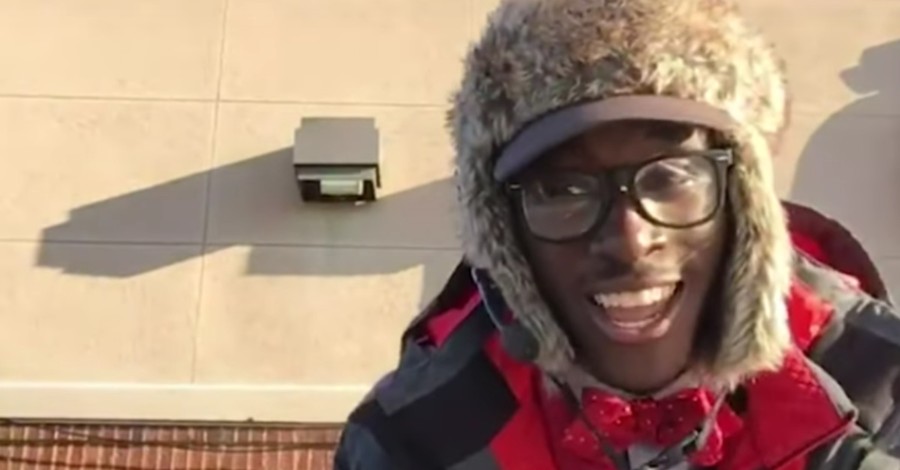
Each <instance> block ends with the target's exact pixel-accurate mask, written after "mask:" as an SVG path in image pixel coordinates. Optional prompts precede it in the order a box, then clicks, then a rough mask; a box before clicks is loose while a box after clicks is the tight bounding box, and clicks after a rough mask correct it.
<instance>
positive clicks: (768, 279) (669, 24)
mask: <svg viewBox="0 0 900 470" xmlns="http://www.w3.org/2000/svg"><path fill="white" fill-rule="evenodd" d="M633 95H642V96H647V95H658V96H665V97H669V98H677V99H680V100H685V101H689V102H692V103H697V104H701V105H704V106H707V107H709V108H710V109H712V110H716V111H717V112H722V113H726V114H727V115H728V116H729V117H730V122H731V123H732V124H731V125H730V126H729V127H728V128H724V129H719V131H720V133H721V134H722V135H723V137H724V138H725V139H726V141H727V143H728V144H729V145H730V147H731V148H732V149H733V151H734V154H735V164H734V166H733V167H732V169H731V173H730V177H729V178H730V179H729V189H728V204H727V207H728V210H730V211H731V212H732V214H731V215H732V224H731V227H732V229H733V233H732V234H731V240H732V243H731V244H730V248H729V250H728V253H727V254H726V256H727V260H725V261H726V262H725V270H726V271H725V273H724V275H725V276H726V277H725V279H726V282H725V283H724V284H723V286H724V287H723V292H721V306H722V311H721V315H723V316H724V321H723V330H722V334H723V338H722V341H721V346H720V348H719V349H718V350H717V351H716V353H715V354H714V355H713V357H711V358H709V359H708V360H706V361H704V363H702V364H698V365H697V370H696V371H695V372H697V373H699V374H700V375H701V376H702V377H705V378H706V379H707V380H708V381H709V382H712V383H714V384H716V385H720V386H731V385H733V384H735V383H737V382H738V381H740V380H741V379H743V378H744V377H746V376H748V375H750V374H754V373H756V372H759V371H763V370H769V369H773V368H776V367H777V366H778V365H779V364H780V363H781V361H782V358H783V356H784V354H785V352H786V350H787V348H789V346H790V343H791V339H790V333H789V329H788V323H787V316H786V315H787V314H786V307H785V300H784V299H785V297H786V295H787V293H788V291H789V287H790V278H791V263H792V251H791V250H792V249H791V244H790V238H789V235H788V231H787V224H786V220H785V214H784V210H783V208H782V206H781V204H780V202H779V199H778V196H777V194H776V191H775V188H774V184H773V175H772V162H771V158H772V148H773V147H774V146H775V144H776V142H777V140H778V138H779V137H780V135H781V132H782V128H783V127H784V125H785V119H786V118H785V116H786V114H787V96H786V85H785V80H784V72H783V69H782V67H781V64H780V62H779V61H778V60H777V58H776V57H775V55H774V54H773V52H772V50H771V48H770V47H769V45H768V44H767V43H766V42H765V41H764V40H763V39H762V38H761V36H760V35H758V34H757V32H756V31H754V30H753V29H752V28H750V27H749V26H748V25H747V24H746V23H745V22H744V20H743V19H742V18H741V17H740V16H739V13H738V12H737V10H736V7H735V6H734V5H733V4H732V2H730V1H725V0H680V1H665V2H661V1H658V0H502V1H501V3H500V5H499V6H498V8H497V9H496V10H495V11H494V12H493V13H492V14H491V16H490V17H489V21H488V24H487V26H486V28H485V29H484V31H483V32H482V35H481V38H480V39H479V40H478V41H477V42H476V43H475V44H474V46H473V47H472V48H471V49H470V51H469V53H468V55H467V58H466V61H465V73H464V76H463V79H462V83H461V85H460V87H459V89H458V91H457V92H456V93H455V94H454V96H453V100H452V106H451V110H450V113H449V119H448V123H449V127H450V130H451V133H452V140H453V143H454V146H455V153H456V162H455V163H456V178H457V188H458V197H459V206H460V214H461V216H462V221H461V222H462V229H463V231H462V238H463V248H464V252H465V256H466V259H467V261H468V263H469V264H471V265H472V266H474V267H477V268H481V269H484V270H486V271H487V272H488V273H489V274H490V275H491V277H492V279H493V280H494V282H495V283H496V284H497V287H498V288H499V289H500V291H501V292H502V294H503V296H504V299H505V300H506V302H507V304H508V306H509V308H510V309H511V311H512V312H513V315H514V316H515V317H516V319H517V320H518V321H519V323H520V324H522V325H523V326H524V327H526V328H527V329H528V330H529V331H530V333H531V334H532V335H533V336H534V337H535V338H536V339H537V341H538V343H539V353H538V354H537V357H536V359H535V362H536V363H537V365H539V366H540V367H541V368H543V369H544V370H546V371H547V372H550V373H560V372H562V371H563V370H565V369H567V368H568V367H569V366H570V365H571V362H572V361H573V359H574V357H573V349H572V346H571V344H570V342H569V339H568V338H567V337H566V335H565V334H564V333H563V330H562V329H561V328H560V326H559V325H558V324H557V322H556V320H555V319H554V315H553V314H552V313H551V310H550V308H549V306H548V305H547V303H546V302H545V300H544V299H543V298H542V296H541V295H540V293H539V291H538V289H537V286H536V283H535V280H534V277H533V275H532V272H531V268H530V266H529V263H528V260H527V259H526V257H525V255H524V252H523V251H522V250H521V248H520V245H519V242H518V241H517V237H516V235H515V233H514V228H513V218H512V214H511V212H510V208H509V202H508V200H507V199H506V196H505V193H504V191H503V186H502V184H501V183H499V182H498V181H497V179H496V178H495V177H494V172H495V169H496V168H495V167H496V163H497V158H498V155H499V153H500V152H502V151H503V149H504V148H505V147H506V146H507V145H508V144H509V143H510V142H511V141H512V140H513V139H514V138H515V137H516V136H517V135H518V134H519V133H520V132H522V131H523V129H525V128H526V127H528V126H529V125H532V124H533V123H534V122H536V121H540V119H541V118H542V117H544V116H547V115H550V114H553V113H554V112H558V111H560V110H563V109H565V108H567V107H569V106H572V105H578V104H584V103H595V102H602V101H605V100H609V99H610V98H613V97H622V96H633Z"/></svg>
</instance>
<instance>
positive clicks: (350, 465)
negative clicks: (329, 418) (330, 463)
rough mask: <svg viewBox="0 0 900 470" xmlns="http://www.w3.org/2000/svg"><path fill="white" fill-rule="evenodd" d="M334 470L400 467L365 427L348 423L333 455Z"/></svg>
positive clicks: (375, 469) (383, 469)
mask: <svg viewBox="0 0 900 470" xmlns="http://www.w3.org/2000/svg"><path fill="white" fill-rule="evenodd" d="M333 468H334V470H398V469H400V468H402V467H401V466H400V465H399V464H397V463H396V462H394V461H392V458H391V456H390V455H388V453H387V451H386V450H385V449H384V447H382V446H381V444H379V443H378V441H377V440H375V436H374V435H372V433H371V432H370V431H369V430H368V429H366V428H365V427H363V426H361V425H359V424H355V423H348V424H347V426H346V427H345V428H344V432H343V434H342V435H341V440H340V443H339V444H338V448H337V450H336V451H335V455H334V467H333Z"/></svg>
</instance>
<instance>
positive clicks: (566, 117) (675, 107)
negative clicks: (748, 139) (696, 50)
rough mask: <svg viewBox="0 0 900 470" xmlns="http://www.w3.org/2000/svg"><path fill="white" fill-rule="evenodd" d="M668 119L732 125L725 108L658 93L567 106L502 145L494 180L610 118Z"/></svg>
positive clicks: (713, 125)
mask: <svg viewBox="0 0 900 470" xmlns="http://www.w3.org/2000/svg"><path fill="white" fill-rule="evenodd" d="M638 119H639V120H651V121H670V122H681V123H685V124H691V125H697V126H703V127H708V128H711V129H716V130H722V131H728V130H730V129H732V128H733V127H734V126H735V122H734V120H733V119H732V118H731V116H729V115H728V113H726V112H725V111H723V110H721V109H719V108H715V107H712V106H710V105H708V104H704V103H700V102H698V101H693V100H687V99H682V98H674V97H670V96H659V95H628V96H616V97H613V98H608V99H604V100H599V101H593V102H589V103H583V104H578V105H574V106H569V107H566V108H563V109H560V110H558V111H554V112H552V113H549V114H546V115H544V116H542V117H541V118H539V119H537V120H535V121H534V122H532V123H530V124H529V125H527V126H525V127H524V128H523V129H522V130H521V131H520V132H519V133H518V134H516V136H515V137H513V139H512V140H510V141H509V143H508V144H507V145H506V146H505V147H504V148H503V150H502V151H501V153H500V156H499V158H498V159H497V162H496V164H495V165H494V179H496V180H497V181H506V180H508V179H509V178H510V177H512V176H513V175H515V174H516V173H518V172H520V171H522V170H524V169H525V168H526V167H528V166H529V165H530V164H532V163H533V162H534V161H535V160H537V159H538V158H539V157H540V156H541V155H542V154H543V153H544V152H546V151H547V150H550V149H551V148H553V147H556V146H557V145H559V144H561V143H563V142H565V141H567V140H569V139H571V138H573V137H576V136H577V135H579V134H582V133H584V132H586V131H588V130H590V129H591V128H593V127H595V126H597V125H599V124H602V123H605V122H611V121H622V120H638Z"/></svg>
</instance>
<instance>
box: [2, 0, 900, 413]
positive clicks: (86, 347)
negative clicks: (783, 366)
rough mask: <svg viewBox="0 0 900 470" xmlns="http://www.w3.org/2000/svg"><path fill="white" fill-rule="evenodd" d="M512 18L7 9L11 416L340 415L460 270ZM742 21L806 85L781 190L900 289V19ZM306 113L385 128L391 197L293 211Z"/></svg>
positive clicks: (36, 4)
mask: <svg viewBox="0 0 900 470" xmlns="http://www.w3.org/2000/svg"><path fill="white" fill-rule="evenodd" d="M493 3H494V0H456V1H452V2H451V1H446V0H381V1H379V2H371V1H364V0H328V1H315V0H190V1H184V0H151V1H140V2H139V1H122V0H66V1H63V0H0V70H2V71H3V73H0V158H2V162H3V164H4V171H2V172H0V214H2V220H3V222H2V223H0V415H4V416H10V415H14V416H55V417H59V416H64V417H112V418H115V417H132V418H168V419H177V418H181V419H243V418H247V417H253V418H256V419H262V420H270V419H275V420H281V419H285V420H306V421H317V420H318V421H329V420H340V419H342V418H343V416H344V414H345V413H346V411H347V410H348V408H349V407H350V406H351V405H352V404H353V403H354V402H355V401H356V400H357V399H359V397H360V396H361V394H362V393H363V392H364V390H365V389H366V388H367V387H368V384H369V383H371V382H372V381H373V380H374V379H376V377H378V375H379V373H380V372H382V371H384V370H385V369H387V368H389V367H390V366H391V364H393V362H394V360H395V359H396V351H397V346H398V341H397V335H398V333H399V332H400V330H401V328H402V327H403V325H404V324H405V323H406V322H407V321H408V320H409V318H410V317H411V316H412V315H413V314H414V312H415V311H416V309H417V308H418V306H419V305H421V304H422V302H423V301H425V300H427V298H428V297H429V296H431V295H432V294H433V293H434V292H435V291H436V289H437V288H438V287H439V285H440V283H441V281H442V280H443V278H444V276H445V275H446V274H447V273H448V272H449V269H450V268H451V267H452V266H453V264H454V262H455V261H456V258H457V256H458V253H457V242H456V237H455V229H454V226H453V223H452V217H451V213H452V210H453V208H452V185H451V184H450V183H449V180H448V178H449V176H450V174H451V168H450V148H449V145H448V140H447V136H446V135H445V132H444V129H443V113H444V107H445V103H446V98H447V95H448V93H449V91H450V88H451V87H452V86H453V84H454V82H455V81H456V80H457V79H458V76H459V73H460V67H459V65H460V58H461V56H462V53H463V52H464V50H465V47H466V43H467V41H468V40H470V39H471V38H473V37H474V36H475V34H476V32H477V31H478V29H479V28H480V26H481V22H482V19H483V16H484V14H485V12H486V11H487V10H488V9H489V8H490V7H491V6H492V5H493ZM743 3H744V4H745V5H746V6H747V7H748V11H749V12H750V14H751V15H752V16H753V17H754V18H756V19H758V20H759V21H760V23H761V24H762V26H763V27H764V29H766V30H768V31H769V32H770V33H771V34H772V37H773V38H774V39H775V40H776V41H777V42H778V43H779V45H780V46H781V49H782V50H783V51H784V53H785V55H786V57H787V59H788V61H789V63H790V67H791V77H792V82H793V85H794V87H795V88H796V90H797V104H796V110H795V113H794V121H795V127H794V130H793V131H792V133H791V134H790V136H789V142H788V145H787V149H786V151H785V153H784V155H782V160H781V161H780V162H779V165H780V167H781V169H782V172H781V176H780V181H779V184H780V186H781V188H782V189H783V191H785V192H788V191H789V189H790V186H791V182H792V181H796V185H794V190H793V195H794V196H796V197H797V198H798V199H801V200H804V201H809V202H814V203H816V204H817V205H819V206H821V207H822V208H824V209H825V210H827V211H828V212H830V213H832V214H834V215H835V216H838V217H840V218H841V219H843V220H845V221H846V222H847V223H848V224H849V225H850V226H851V227H852V228H853V229H854V230H855V231H856V232H857V233H858V234H859V236H860V237H861V238H862V239H863V240H864V241H865V242H866V243H867V245H868V246H869V247H870V248H871V249H872V251H873V253H874V254H875V255H876V256H877V258H878V260H879V263H880V264H881V266H882V267H883V268H884V270H885V272H886V273H887V275H888V277H889V278H890V279H892V280H893V283H894V285H895V286H898V285H900V248H898V247H897V246H896V245H895V244H894V243H892V241H893V240H897V239H898V237H900V211H898V210H897V209H896V207H897V205H898V204H897V202H898V201H900V190H898V189H895V188H897V186H896V185H894V184H893V181H894V179H895V178H897V177H900V158H898V157H900V155H898V153H900V132H898V130H900V42H897V41H898V40H900V3H897V2H893V1H884V0H865V1H858V2H852V4H851V3H847V2H845V1H838V0H794V1H793V2H784V1H782V0H745V1H744V2H743ZM851 5H852V6H851ZM866 51H868V52H866ZM848 70H849V71H852V72H850V73H847V74H846V76H848V77H852V88H851V87H850V86H848V85H847V83H845V82H844V81H843V80H842V77H843V76H844V75H842V74H843V73H844V72H845V71H848ZM303 117H366V118H374V119H375V122H376V125H377V127H378V130H379V133H380V153H381V155H382V164H383V172H384V188H383V191H382V195H383V199H382V200H381V201H380V202H378V203H377V204H376V205H374V206H371V207H368V208H357V209H348V208H331V209H329V208H315V207H309V206H304V205H302V204H301V203H300V201H299V198H298V195H297V191H296V188H295V185H294V183H293V181H292V175H291V166H290V152H289V149H288V148H289V147H290V145H291V144H292V138H293V130H294V128H295V127H297V125H298V124H299V121H300V119H301V118H303ZM798 155H802V156H803V159H802V160H801V163H800V164H799V165H798V166H797V167H796V168H797V172H796V175H795V177H793V176H792V175H793V169H794V165H793V159H792V158H791V157H793V156H798ZM848 183H849V185H848ZM404 224H411V228H409V229H407V228H405V227H404V226H403V225H404ZM898 293H900V292H898Z"/></svg>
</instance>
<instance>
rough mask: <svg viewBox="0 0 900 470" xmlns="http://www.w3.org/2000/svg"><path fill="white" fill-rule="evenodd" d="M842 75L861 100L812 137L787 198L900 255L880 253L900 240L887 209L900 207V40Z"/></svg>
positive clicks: (896, 219) (877, 251)
mask: <svg viewBox="0 0 900 470" xmlns="http://www.w3.org/2000/svg"><path fill="white" fill-rule="evenodd" d="M841 79H842V80H843V81H844V83H845V84H846V85H847V86H848V87H849V88H850V89H851V90H852V91H854V92H855V93H857V94H859V95H861V97H860V98H858V99H857V100H856V101H854V102H852V103H850V104H848V105H847V106H845V107H844V108H842V109H840V110H839V111H837V112H836V113H834V114H832V115H831V116H830V117H829V118H828V119H827V120H826V121H825V122H824V123H823V124H822V125H821V126H820V127H819V128H818V129H817V130H816V132H815V133H814V134H813V135H812V137H811V138H810V140H809V142H808V143H807V145H806V148H805V149H804V150H803V153H802V155H801V157H800V160H799V163H798V166H797V170H796V175H795V179H794V185H793V189H792V191H791V198H792V199H794V200H797V201H799V202H804V203H807V204H810V205H813V206H815V207H817V208H820V209H822V210H823V211H824V212H826V213H828V214H829V215H830V216H832V217H834V218H836V219H838V220H840V221H841V222H842V223H844V224H845V225H847V226H848V227H850V228H851V230H853V231H854V233H855V234H856V235H858V236H859V238H860V239H862V241H863V242H864V244H865V245H866V247H867V248H868V249H869V250H871V251H872V252H873V253H872V254H873V255H874V256H876V257H877V256H879V255H881V256H884V255H886V254H891V255H900V252H896V249H895V253H884V250H885V249H890V248H891V247H894V245H895V242H894V241H893V240H896V238H897V237H900V212H898V211H896V210H890V211H885V210H884V209H885V208H887V207H890V208H896V207H897V205H898V204H900V189H898V188H900V186H898V185H897V181H900V40H897V41H893V42H889V43H886V44H881V45H878V46H873V47H870V48H868V49H866V50H864V51H863V53H862V54H861V56H860V59H859V63H858V64H857V65H856V66H854V67H852V68H849V69H847V70H844V71H843V72H842V73H841ZM895 290H896V288H895ZM895 295H897V292H896V291H895Z"/></svg>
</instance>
